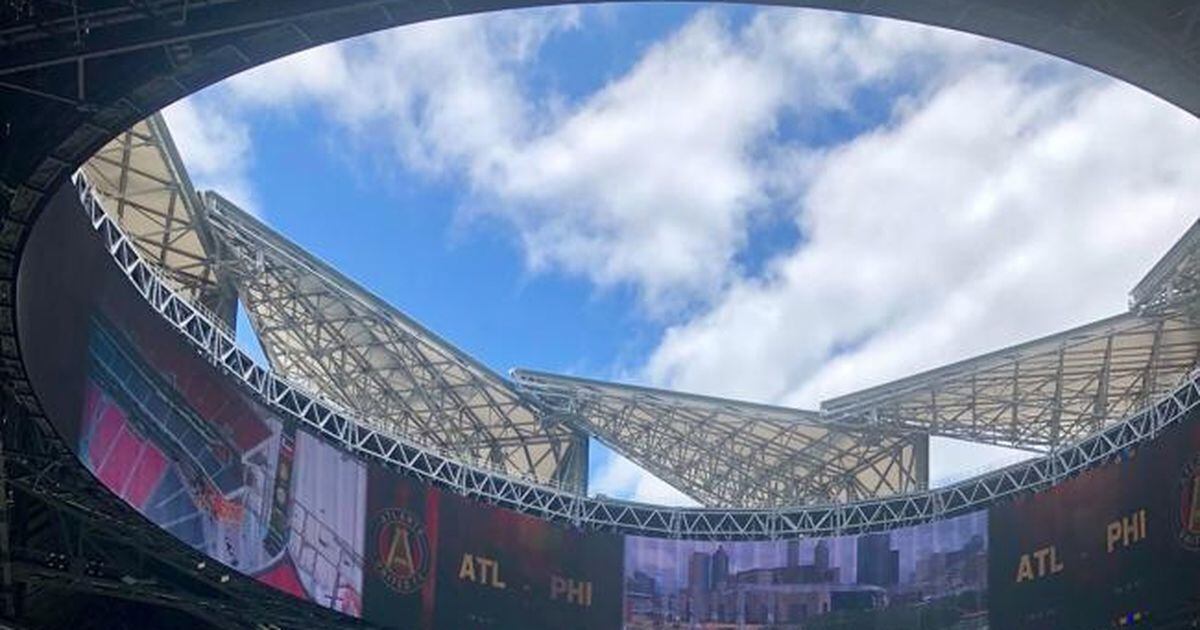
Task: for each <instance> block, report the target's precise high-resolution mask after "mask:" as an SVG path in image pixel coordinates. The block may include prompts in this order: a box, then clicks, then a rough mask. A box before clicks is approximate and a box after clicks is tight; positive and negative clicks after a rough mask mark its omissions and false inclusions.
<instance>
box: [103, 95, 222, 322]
mask: <svg viewBox="0 0 1200 630" xmlns="http://www.w3.org/2000/svg"><path fill="white" fill-rule="evenodd" d="M83 171H84V173H85V174H86V175H87V178H88V181H90V182H92V184H93V185H94V186H95V188H96V192H97V194H99V195H100V196H101V198H102V199H104V207H105V209H106V210H107V211H109V212H112V213H113V218H114V219H115V220H116V221H117V223H119V224H120V226H121V230H122V231H123V232H124V233H125V235H126V236H128V237H129V239H130V240H131V241H132V242H133V244H134V245H135V246H136V247H137V248H138V250H139V252H140V253H141V255H142V257H143V258H145V259H147V260H149V261H152V262H154V263H155V264H156V265H157V266H158V267H159V268H160V269H161V270H162V271H163V274H164V276H165V277H166V278H167V279H168V280H170V281H171V282H173V283H174V284H175V287H176V289H178V290H179V291H181V292H182V293H183V295H184V296H186V297H187V298H188V299H189V300H190V301H191V302H192V303H193V304H200V305H203V306H204V307H206V308H208V309H210V310H212V311H214V312H215V313H217V314H218V317H219V318H220V319H221V320H222V321H224V322H226V323H228V324H230V325H232V323H233V317H234V312H235V302H236V294H235V293H234V290H233V287H231V286H229V285H228V283H225V282H222V281H221V280H220V278H219V277H218V273H217V269H216V268H215V266H214V265H213V260H214V258H213V256H212V255H211V254H212V252H213V242H212V237H211V236H210V234H209V232H208V222H207V221H206V220H205V219H204V206H203V204H201V203H200V198H199V196H197V194H196V191H195V190H194V189H193V188H192V183H191V181H190V179H189V178H188V174H187V170H186V169H185V168H184V166H183V162H182V160H181V159H180V158H179V153H178V151H177V150H176V148H175V143H174V142H173V141H172V139H171V134H170V132H169V131H168V130H167V125H166V122H165V121H164V120H163V118H162V115H161V114H154V115H153V116H150V117H149V118H147V119H145V120H143V121H141V122H139V123H137V124H136V125H134V126H133V127H131V128H130V129H128V130H127V131H125V132H124V133H122V134H121V135H119V136H117V137H116V138H115V139H114V140H113V141H112V142H109V143H108V144H106V145H104V147H103V148H101V149H100V150H99V151H98V152H97V153H96V155H94V156H92V158H91V159H89V160H88V161H87V162H86V163H85V164H84V166H83Z"/></svg>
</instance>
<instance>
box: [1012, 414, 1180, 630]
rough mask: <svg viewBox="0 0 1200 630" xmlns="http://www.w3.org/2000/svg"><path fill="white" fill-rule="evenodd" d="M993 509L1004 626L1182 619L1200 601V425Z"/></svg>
mask: <svg viewBox="0 0 1200 630" xmlns="http://www.w3.org/2000/svg"><path fill="white" fill-rule="evenodd" d="M1192 413H1193V415H1195V413H1196V412H1192ZM991 519H992V520H991V531H992V542H991V546H992V553H993V556H992V562H991V585H992V626H993V627H994V628H1000V629H1006V628H1020V629H1022V630H1028V629H1033V628H1106V627H1117V626H1121V627H1124V626H1136V625H1141V626H1146V627H1163V626H1171V625H1174V624H1177V623H1180V622H1181V620H1182V619H1183V618H1190V615H1194V611H1195V610H1196V607H1197V605H1198V603H1200V425H1196V424H1195V423H1194V422H1190V423H1188V424H1185V425H1177V426H1175V427H1173V428H1171V429H1169V430H1168V431H1167V432H1164V433H1163V434H1162V435H1160V436H1159V437H1158V439H1156V440H1154V441H1153V442H1149V443H1147V444H1145V445H1144V446H1142V447H1141V448H1139V449H1136V450H1133V451H1130V452H1127V453H1125V454H1123V455H1121V456H1120V457H1118V458H1116V460H1115V461H1113V462H1111V463H1108V464H1106V465H1104V466H1102V467H1099V468H1096V469H1093V470H1090V471H1088V472H1086V473H1083V474H1081V475H1079V476H1078V477H1075V478H1073V479H1069V480H1066V481H1064V482H1062V483H1061V484H1059V485H1058V486H1056V487H1054V488H1051V489H1050V490H1047V491H1045V492H1041V493H1038V494H1034V495H1028V496H1023V497H1020V498H1018V499H1015V500H1013V501H1011V502H1008V503H1003V504H999V505H996V506H995V507H993V508H992V510H991ZM1189 611H1192V612H1190V613H1189Z"/></svg>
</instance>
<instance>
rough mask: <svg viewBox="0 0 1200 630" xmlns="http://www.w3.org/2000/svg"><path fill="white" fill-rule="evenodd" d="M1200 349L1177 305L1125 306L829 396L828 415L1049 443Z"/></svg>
mask: <svg viewBox="0 0 1200 630" xmlns="http://www.w3.org/2000/svg"><path fill="white" fill-rule="evenodd" d="M1198 359H1200V324H1198V323H1197V322H1195V321H1193V320H1192V319H1191V318H1190V317H1188V316H1187V315H1186V314H1185V313H1183V312H1181V311H1179V310H1177V309H1176V310H1164V311H1160V312H1155V313H1146V314H1141V315H1139V314H1137V313H1125V314H1122V315H1117V316H1116V317H1110V318H1108V319H1104V320H1101V321H1098V322H1094V323H1092V324H1088V325H1086V326H1082V327H1080V328H1076V329H1074V330H1069V331H1066V332H1063V333H1059V334H1056V335H1051V336H1049V337H1045V338H1042V339H1038V340H1035V341H1032V342H1029V343H1025V344H1020V345H1017V346H1013V347H1010V348H1005V349H1003V350H999V351H996V352H993V353H989V354H986V355H983V356H980V357H976V358H972V359H968V360H966V361H962V362H959V363H955V364H951V365H948V366H945V367H941V368H937V369H935V370H932V371H929V372H925V373H922V374H917V375H915V376H911V377H908V378H904V379H901V380H898V381H894V382H892V383H888V384H885V385H881V386H878V387H874V388H870V389H866V390H863V391H860V392H856V393H853V394H849V395H846V396H842V397H839V398H834V399H831V400H827V401H825V402H823V403H822V404H821V411H822V413H823V415H824V417H825V418H826V419H827V420H830V421H834V422H838V423H843V424H847V425H851V426H860V427H863V428H869V427H879V428H888V427H890V428H892V429H895V430H913V431H928V432H929V433H930V434H932V435H940V436H945V437H952V438H958V439H963V440H969V441H972V442H983V443H989V444H997V445H1001V446H1008V447H1013V448H1023V449H1030V450H1038V451H1045V450H1050V449H1053V448H1056V447H1058V446H1061V445H1063V444H1067V443H1071V442H1074V441H1077V440H1079V439H1080V438H1082V437H1083V436H1085V435H1088V434H1090V433H1092V432H1094V431H1096V430H1097V429H1099V428H1101V427H1103V426H1105V425H1107V424H1109V423H1112V422H1114V421H1116V420H1118V419H1120V418H1123V417H1126V416H1128V415H1129V414H1131V413H1133V412H1134V411H1136V410H1137V409H1139V408H1141V407H1144V406H1145V405H1147V404H1148V403H1149V402H1150V401H1151V400H1153V399H1155V398H1156V397H1158V396H1161V395H1163V394H1164V393H1165V392H1167V391H1170V389H1171V388H1172V387H1174V385H1175V384H1176V383H1177V382H1178V381H1179V380H1180V379H1181V378H1185V377H1186V376H1187V375H1188V374H1189V373H1190V372H1191V370H1192V369H1194V368H1195V367H1196V365H1197V360H1198Z"/></svg>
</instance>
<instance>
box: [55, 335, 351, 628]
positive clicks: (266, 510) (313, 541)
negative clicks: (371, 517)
mask: <svg viewBox="0 0 1200 630" xmlns="http://www.w3.org/2000/svg"><path fill="white" fill-rule="evenodd" d="M143 334H144V331H143ZM135 336H136V335H129V334H126V331H124V330H122V329H120V328H118V327H117V326H116V325H114V324H112V323H110V321H109V320H108V319H107V318H105V317H100V316H98V317H96V318H94V319H93V322H92V326H91V335H90V337H89V339H90V341H89V344H88V354H89V370H88V378H87V381H86V385H85V389H86V392H85V396H84V405H83V414H82V416H83V417H82V420H81V424H80V435H79V445H78V446H79V453H80V455H81V459H82V460H83V462H84V464H85V465H86V466H87V467H88V468H89V469H90V470H91V471H92V473H93V474H95V475H96V477H97V478H98V479H99V480H100V481H101V482H102V483H103V484H104V485H105V486H106V487H108V488H109V489H110V490H112V491H113V492H114V493H116V494H117V495H119V496H121V498H123V499H124V500H125V501H126V502H128V503H129V504H130V505H133V506H134V507H136V508H137V509H138V510H139V511H140V512H141V513H142V514H144V515H145V516H146V517H148V518H149V519H150V520H152V521H153V522H155V523H156V524H158V525H159V526H160V527H162V528H163V529H165V530H167V531H168V532H170V533H171V534H173V535H174V536H175V537H177V538H179V539H180V540H182V541H184V542H185V543H187V544H189V545H191V546H192V547H194V548H196V549H198V550H201V551H203V552H204V553H206V554H208V555H209V556H211V557H213V558H215V559H217V560H219V561H220V562H222V563H225V564H226V565H228V566H230V567H232V568H234V569H237V570H239V571H241V572H243V573H245V574H247V575H251V576H254V577H256V578H257V579H259V580H260V581H263V582H266V583H268V584H271V585H272V586H275V587H276V588H279V589H281V590H284V591H287V592H289V593H292V594H294V595H296V596H298V597H302V598H304V599H307V600H310V601H314V602H317V603H320V604H322V605H325V606H329V607H331V608H334V609H336V610H340V611H342V612H346V613H349V614H352V615H355V616H358V615H360V614H361V609H362V596H361V592H362V548H363V523H362V518H363V512H364V510H365V501H366V496H365V495H366V472H365V465H364V464H363V463H362V462H361V461H359V460H357V459H355V458H353V457H352V456H350V455H349V454H347V453H343V452H340V451H338V450H337V449H336V448H334V447H333V446H331V445H329V444H327V443H325V442H323V441H321V440H319V439H316V438H313V437H311V436H309V435H307V434H306V433H304V432H301V431H296V430H295V428H294V427H292V426H289V425H288V424H287V423H285V422H283V421H282V420H280V419H279V418H277V417H275V416H274V415H273V414H270V413H269V412H267V411H266V410H265V409H263V408H262V407H261V406H259V405H257V404H255V403H253V402H251V401H249V400H247V399H246V398H245V397H244V396H243V395H242V394H241V393H240V392H237V391H231V388H229V387H227V386H224V385H223V384H221V383H219V381H216V380H214V379H212V378H211V377H210V376H209V375H207V374H205V373H204V372H205V371H206V370H207V369H208V368H207V366H204V365H203V364H198V365H197V364H192V363H191V362H189V361H187V360H180V358H179V357H177V356H172V355H171V354H170V353H167V352H163V351H162V350H161V348H163V347H168V346H166V344H163V345H160V346H156V347H155V348H156V349H157V351H150V352H142V348H141V347H140V345H139V343H138V340H135Z"/></svg>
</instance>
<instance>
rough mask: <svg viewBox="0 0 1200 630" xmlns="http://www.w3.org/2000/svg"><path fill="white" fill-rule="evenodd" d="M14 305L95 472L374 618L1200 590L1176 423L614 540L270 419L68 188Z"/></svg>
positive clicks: (616, 620) (702, 620)
mask: <svg viewBox="0 0 1200 630" xmlns="http://www.w3.org/2000/svg"><path fill="white" fill-rule="evenodd" d="M18 295H19V301H18V314H19V322H18V323H19V329H20V334H21V344H22V346H23V351H24V353H25V356H26V357H27V358H26V367H27V369H28V371H29V374H30V376H31V380H32V382H33V385H34V389H35V392H36V394H37V396H38V398H39V400H41V401H42V404H43V407H44V409H45V411H46V415H47V416H48V417H49V418H50V419H51V421H52V422H53V424H54V426H55V427H56V428H57V430H58V432H59V434H60V436H61V437H62V438H63V439H64V440H65V441H66V442H67V443H68V444H69V445H70V446H71V447H72V448H73V449H74V451H75V453H76V454H77V455H78V457H79V459H80V461H81V462H82V463H83V464H84V465H85V466H86V467H87V468H88V469H89V470H90V471H91V472H92V474H93V475H95V477H96V479H97V480H98V481H99V482H100V483H102V484H103V485H104V486H106V487H107V488H108V489H109V490H111V491H112V492H113V493H115V494H117V495H119V496H120V497H121V498H122V499H124V500H125V501H126V502H127V503H128V504H129V505H130V506H132V507H134V508H135V509H137V510H138V511H139V512H141V513H142V514H143V515H145V516H146V517H147V518H148V519H150V520H151V521H153V522H154V523H156V524H157V525H159V526H160V527H162V528H163V529H165V530H167V531H169V532H171V533H172V534H173V535H174V536H175V537H176V538H178V539H179V540H180V541H181V542H182V543H185V544H187V545H190V546H192V547H193V548H196V549H199V550H201V551H203V552H204V553H206V554H208V555H209V556H211V557H212V558H214V559H215V560H217V561H220V562H222V563H224V564H225V565H228V566H230V567H232V568H235V569H237V570H238V571H241V572H243V573H245V574H247V575H250V576H253V577H255V578H256V579H258V580H260V581H262V582H264V583H266V584H269V585H271V586H272V587H274V588H277V589H280V590H282V591H285V592H288V593H291V594H293V595H295V596H297V597H300V598H303V599H306V600H309V601H312V602H316V603H319V604H321V605H323V606H327V607H330V608H333V609H335V610H338V611H341V612H343V613H346V614H349V615H353V616H356V617H361V618H363V619H365V620H367V621H370V622H373V623H376V624H379V625H382V626H388V627H417V628H463V627H495V628H510V627H522V628H538V627H540V628H566V627H570V628H597V629H603V628H618V627H626V628H647V629H649V628H732V627H738V628H801V627H802V628H864V627H865V628H986V627H992V628H1023V629H1024V628H1062V627H1088V628H1092V627H1095V628H1098V627H1108V626H1110V625H1114V624H1115V625H1130V624H1134V625H1136V624H1153V625H1161V623H1162V622H1164V620H1170V619H1176V618H1185V617H1188V616H1189V615H1194V614H1195V611H1196V609H1197V602H1198V600H1200V429H1198V425H1197V423H1195V422H1192V421H1190V420H1189V421H1187V422H1184V423H1180V424H1176V425H1174V426H1173V427H1172V428H1170V429H1169V430H1168V431H1167V432H1164V434H1163V435H1161V436H1159V438H1158V439H1156V440H1153V441H1150V442H1147V443H1145V445H1144V446H1142V447H1141V448H1140V449H1139V450H1138V451H1137V452H1129V453H1126V454H1125V455H1124V456H1122V457H1120V458H1117V459H1116V460H1114V461H1113V462H1112V463H1110V464H1108V465H1105V466H1102V467H1100V468H1097V469H1094V470H1091V471H1088V472H1085V473H1083V474H1080V475H1079V476H1077V477H1075V478H1073V479H1067V480H1063V481H1061V482H1060V483H1059V484H1058V485H1056V486H1055V487H1053V488H1052V489H1050V490H1048V491H1046V492H1042V493H1038V494H1033V495H1028V496H1023V497H1020V498H1018V499H1016V500H1012V501H1009V502H1007V503H1002V504H997V505H994V506H992V507H991V508H990V509H988V510H979V511H975V512H970V513H967V514H963V515H961V516H956V517H954V518H949V519H943V520H937V521H933V522H929V523H925V524H921V525H915V526H911V527H904V528H897V529H892V530H890V531H882V532H876V533H866V534H858V535H847V536H829V537H815V538H804V539H790V540H777V541H725V542H709V541H697V540H677V539H668V538H661V537H643V536H633V535H620V534H615V533H606V532H601V531H595V530H586V529H580V528H572V527H569V526H564V525H561V524H557V523H551V522H549V521H546V520H543V519H539V518H536V517H533V516H529V515H525V514H520V513H517V512H514V511H510V510H507V509H504V508H500V507H495V506H490V505H486V504H483V503H481V502H479V501H477V500H475V499H472V498H468V497H464V496H461V495H459V494H458V493H456V492H454V491H452V490H450V489H447V488H445V487H442V486H437V485H432V484H428V483H425V482H423V481H421V480H419V479H416V478H414V477H412V476H407V475H403V474H401V473H399V472H397V471H395V470H392V469H390V468H388V467H385V466H383V465H381V464H378V463H374V462H368V461H366V460H363V459H360V458H359V457H357V456H356V455H355V454H353V453H350V452H348V451H346V450H344V449H343V448H342V447H341V446H339V445H336V444H335V443H333V442H330V441H327V440H325V439H323V438H320V437H318V436H315V435H313V434H311V433H309V432H308V431H307V430H306V428H305V427H303V426H300V425H299V423H298V422H297V421H296V420H295V419H294V418H290V417H284V416H282V415H280V414H278V413H276V412H275V411H273V410H272V409H271V408H270V407H268V406H267V405H265V404H264V403H263V402H262V401H261V400H259V399H258V398H257V397H256V396H255V395H254V394H253V393H252V392H250V391H249V390H248V389H246V388H244V387H242V386H240V385H239V384H238V383H237V382H236V381H235V380H234V379H232V378H229V377H228V376H227V375H226V374H224V373H223V372H222V371H221V370H220V369H219V368H217V367H215V366H214V365H213V364H212V363H211V362H210V361H209V360H208V359H207V358H206V355H203V354H201V353H200V352H198V351H197V350H196V348H195V347H194V346H192V345H190V344H189V343H187V342H186V341H185V340H184V339H183V338H182V337H181V336H180V335H179V334H178V333H177V332H176V331H175V330H174V329H172V327H171V326H170V325H169V324H168V323H167V322H166V321H165V320H163V319H162V318H161V316H160V315H159V314H158V313H156V312H155V311H154V310H153V309H151V308H150V307H149V306H148V304H147V303H146V302H145V300H144V299H143V298H142V296H141V295H139V294H138V292H137V291H136V290H135V289H134V287H133V285H132V284H130V283H129V281H128V279H127V278H126V277H125V276H124V275H123V274H122V272H121V271H120V270H119V269H118V268H117V267H116V265H115V264H114V262H113V260H112V258H111V257H110V256H109V254H108V253H107V252H106V251H104V249H103V247H102V246H101V240H100V239H99V238H98V237H97V235H96V234H95V232H94V231H93V230H92V228H91V226H89V225H88V222H87V220H86V217H85V214H84V212H83V211H82V209H81V208H80V207H79V198H78V196H77V195H76V193H75V190H74V188H73V187H72V186H70V185H68V186H65V187H64V188H63V189H62V190H60V191H59V192H58V193H57V195H56V197H55V198H54V200H53V202H52V203H51V204H50V206H49V208H48V210H47V212H46V213H45V214H44V215H43V217H42V218H41V219H40V220H39V222H38V225H37V227H36V229H35V231H34V233H33V235H32V236H31V239H30V241H29V243H28V246H27V248H26V254H25V256H24V258H23V259H22V261H21V268H20V277H19V286H18ZM1192 414H1193V415H1195V412H1194V411H1193V412H1192Z"/></svg>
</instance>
